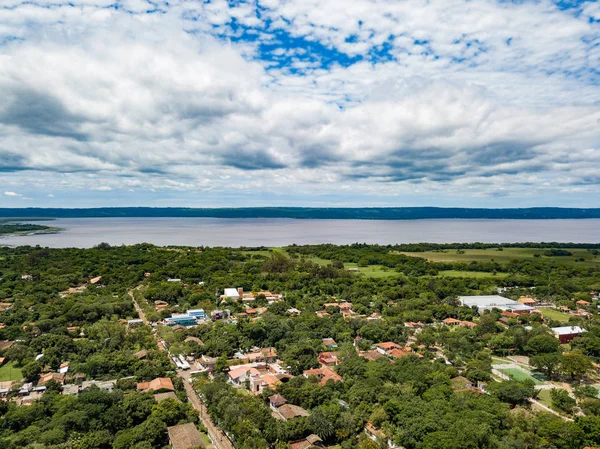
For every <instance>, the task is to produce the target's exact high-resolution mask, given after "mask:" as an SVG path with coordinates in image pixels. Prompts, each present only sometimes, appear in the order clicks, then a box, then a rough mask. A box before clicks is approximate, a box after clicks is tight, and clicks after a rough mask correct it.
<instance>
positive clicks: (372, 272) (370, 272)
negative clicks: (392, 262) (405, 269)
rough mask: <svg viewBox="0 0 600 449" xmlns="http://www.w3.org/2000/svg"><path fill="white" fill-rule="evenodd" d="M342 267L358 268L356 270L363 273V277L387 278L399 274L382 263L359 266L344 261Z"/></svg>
mask: <svg viewBox="0 0 600 449" xmlns="http://www.w3.org/2000/svg"><path fill="white" fill-rule="evenodd" d="M344 268H358V272H359V273H362V274H364V275H365V277H368V278H387V277H391V276H398V275H399V274H400V273H398V272H397V271H395V270H394V269H391V268H387V267H384V266H383V265H369V266H366V267H359V266H358V264H356V263H345V264H344Z"/></svg>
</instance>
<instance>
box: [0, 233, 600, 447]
mask: <svg viewBox="0 0 600 449" xmlns="http://www.w3.org/2000/svg"><path fill="white" fill-rule="evenodd" d="M478 245H479V244H476V245H471V246H470V247H469V246H468V245H464V246H463V245H459V246H457V247H455V248H447V247H444V246H439V245H438V246H435V245H428V244H423V245H397V246H378V245H363V244H355V245H347V246H334V245H313V246H289V247H286V248H284V249H277V250H274V249H270V248H262V247H261V248H242V249H231V248H181V247H169V248H158V247H155V246H153V245H148V244H141V245H135V246H120V247H111V246H110V245H107V244H101V245H98V246H97V247H95V248H90V249H47V248H33V247H19V248H0V303H2V304H4V305H3V306H2V307H3V308H4V309H5V311H4V312H2V313H0V323H2V324H3V326H1V328H0V340H3V341H10V342H13V343H12V345H11V346H10V347H8V346H7V347H6V349H4V350H3V352H2V353H1V354H0V356H3V357H6V358H7V364H5V365H4V366H3V367H2V368H0V380H4V379H5V378H6V377H7V375H6V370H7V369H9V368H12V370H9V371H10V373H12V374H11V376H12V377H13V379H12V380H15V381H17V380H18V381H19V382H15V385H14V386H13V387H12V388H11V392H9V399H10V401H8V402H0V447H2V448H4V447H6V448H7V449H13V448H17V447H18V448H22V447H24V448H28V449H67V448H68V449H71V448H73V449H79V448H82V449H83V448H98V449H111V448H112V449H126V448H127V449H146V448H163V447H165V446H166V445H167V443H168V442H167V437H166V428H167V426H171V425H174V424H177V423H184V422H194V423H196V422H197V421H198V418H197V416H196V413H195V412H194V410H193V409H192V407H191V405H190V404H189V403H188V402H187V401H186V400H185V394H184V393H183V391H182V384H181V381H180V379H179V377H176V376H175V373H174V370H175V367H174V366H173V365H172V364H171V361H170V360H169V358H168V357H167V353H166V352H165V351H160V350H159V349H158V348H157V345H156V339H155V336H154V333H153V332H152V329H151V327H150V326H139V327H132V328H128V327H127V325H126V322H124V321H125V320H128V319H132V318H137V312H136V310H135V309H134V307H133V302H132V296H133V297H134V298H135V299H136V301H137V303H138V304H139V305H140V307H142V309H143V311H144V312H145V314H146V316H147V318H148V319H149V320H151V321H154V322H159V321H161V319H162V318H164V317H166V316H170V314H171V313H174V312H182V311H185V310H187V309H190V308H203V309H205V310H206V311H207V312H208V313H209V314H210V312H211V311H214V310H224V309H227V310H229V312H230V313H231V316H232V317H233V319H232V320H231V321H228V320H220V321H216V322H208V323H206V324H202V325H199V326H197V327H192V328H186V329H173V328H171V327H167V326H163V325H161V324H158V326H157V333H158V334H159V335H160V337H161V338H162V339H164V341H165V342H166V344H167V345H168V347H169V349H170V351H171V352H172V353H175V354H182V355H189V356H191V355H192V354H193V355H194V356H195V357H199V356H201V355H206V356H209V357H214V358H216V359H217V364H216V366H215V372H214V375H213V376H206V375H200V376H198V377H197V378H196V380H195V383H194V386H195V388H196V389H197V391H198V392H199V393H200V394H201V395H202V397H203V399H204V401H205V403H206V405H207V407H208V411H209V413H210V415H211V416H212V418H213V420H214V421H215V422H216V424H217V425H219V426H220V427H221V428H222V429H223V430H225V431H226V432H227V434H228V435H229V436H230V437H231V439H232V440H233V442H234V443H235V447H236V449H259V448H260V449H264V448H265V447H269V448H277V449H283V448H284V447H287V445H288V443H289V442H291V441H296V440H299V439H302V438H305V437H307V436H308V435H310V434H316V435H318V436H319V437H320V438H321V439H322V440H323V441H324V444H325V445H326V446H328V447H336V448H338V449H356V448H360V449H379V448H380V447H385V446H386V444H387V442H388V440H389V441H390V442H391V443H394V444H396V445H401V446H403V447H405V448H407V449H429V448H432V449H433V448H448V449H453V448H456V449H461V448H486V449H487V448H490V449H511V448H512V449H514V448H530V449H554V448H557V449H571V448H573V449H580V448H581V447H584V446H586V445H587V446H594V445H596V446H597V445H599V444H600V431H599V429H600V399H598V398H597V394H595V392H594V390H595V388H593V387H591V386H590V384H592V383H593V382H595V381H597V372H596V371H597V370H596V369H595V367H594V363H598V362H599V361H600V320H599V317H598V315H597V310H596V304H595V302H594V300H593V293H592V292H597V291H598V290H600V264H598V263H597V262H595V261H594V260H595V257H596V256H597V254H594V253H593V251H594V250H595V249H594V248H592V247H590V248H586V247H565V248H560V247H557V246H555V245H552V246H550V245H548V246H545V245H541V246H539V247H530V248H516V247H515V248H513V247H510V246H509V245H502V246H501V247H500V246H485V248H483V247H476V246H478ZM500 248H502V251H499V249H500ZM552 248H555V249H565V250H566V251H568V252H571V253H572V254H573V255H572V256H570V255H558V254H555V253H554V254H553V255H550V256H549V255H546V254H544V252H545V251H546V250H548V249H552ZM437 251H442V252H439V253H438V252H437ZM444 251H446V252H444ZM474 251H481V252H485V253H486V254H488V253H489V254H491V255H492V256H495V257H488V258H478V257H475V256H476V255H477V254H476V253H474ZM460 252H462V253H460ZM517 253H520V254H521V256H522V257H515V254H517ZM429 254H442V255H444V254H451V255H452V256H453V257H454V256H460V257H459V258H458V259H457V260H450V259H445V260H439V261H434V260H432V259H430V258H429V257H427V256H428V255H429ZM525 254H529V255H527V256H525ZM534 254H540V256H539V257H534ZM498 255H501V256H502V258H499V256H498ZM421 256H426V257H421ZM504 256H508V258H506V259H505V258H504ZM584 256H585V257H584ZM469 257H470V258H469ZM580 257H583V258H584V259H585V260H586V262H585V263H584V262H577V261H576V260H574V258H580ZM348 268H358V271H354V270H352V271H350V270H348ZM448 273H452V275H449V274H448ZM462 274H464V275H462ZM172 278H178V279H181V282H168V281H167V280H168V279H172ZM225 287H230V288H238V287H240V288H243V289H244V291H245V292H262V291H267V290H268V291H270V292H274V293H283V294H284V299H283V300H282V301H279V302H269V301H268V300H267V298H266V296H265V295H264V294H263V295H257V296H256V299H255V301H254V302H253V303H252V306H251V307H252V308H254V309H257V308H262V307H264V308H265V309H266V310H264V312H263V313H262V314H261V315H259V316H258V317H250V316H249V315H248V313H249V310H248V309H249V308H250V307H248V308H247V307H245V305H244V304H243V303H242V302H238V301H232V300H226V299H223V300H222V299H220V298H219V294H217V295H216V294H215V292H217V291H218V292H219V293H222V292H223V288H225ZM498 288H506V289H507V290H506V292H505V293H503V294H505V295H506V296H508V297H510V298H512V299H517V298H519V297H520V296H525V295H527V296H535V297H536V298H538V299H539V300H540V301H542V302H544V303H546V304H548V305H549V307H554V306H556V307H564V308H565V310H567V311H573V312H574V313H563V312H559V311H558V310H557V309H543V316H542V315H541V314H539V313H533V314H531V315H524V314H522V315H518V316H509V317H506V316H503V315H502V313H501V311H499V310H492V311H490V312H484V313H481V314H480V313H479V312H478V311H477V310H474V309H470V308H466V307H461V306H460V305H459V304H458V303H457V301H456V298H457V297H458V296H460V295H469V294H496V293H497V289H498ZM130 291H131V295H130ZM342 300H343V301H347V302H350V303H351V304H352V308H351V312H349V313H342V311H340V310H339V307H337V306H336V305H335V304H336V303H339V302H340V301H342ZM578 301H579V303H578ZM581 301H584V303H581ZM157 302H158V304H160V305H161V307H160V308H158V309H157V305H158V304H157ZM585 303H589V305H585ZM582 304H583V305H582ZM292 308H295V309H298V310H299V311H300V313H299V315H297V316H296V314H291V313H290V312H289V310H290V309H292ZM578 309H580V310H583V311H584V312H585V314H582V313H575V312H576V311H577V310H578ZM261 310H262V309H261ZM546 310H551V311H552V312H551V313H548V312H546ZM316 312H320V314H319V315H317V313H316ZM446 318H455V319H458V320H461V321H462V322H467V323H471V324H473V323H475V324H476V325H473V326H462V325H457V326H445V325H443V324H442V320H444V319H446ZM502 319H504V321H501V320H502ZM419 322H420V323H422V325H423V327H422V328H418V329H415V328H413V327H409V326H408V325H407V323H419ZM564 323H567V324H570V325H577V326H581V327H584V328H585V329H587V332H586V333H585V334H583V335H581V336H579V337H577V338H575V339H574V340H572V341H571V342H570V343H569V345H568V346H567V345H560V344H559V341H558V340H557V339H556V338H555V337H554V335H553V334H552V333H551V332H550V330H549V326H554V325H560V324H564ZM188 337H196V338H195V339H189V338H188ZM324 338H333V339H334V340H335V341H336V343H337V346H338V348H337V357H338V359H339V364H338V365H336V366H334V367H333V369H334V370H335V371H336V372H337V374H339V375H340V376H341V378H342V380H341V381H339V382H333V381H329V382H327V383H325V384H324V385H322V384H321V383H320V382H319V380H318V379H317V378H316V377H314V376H310V377H306V376H303V375H302V374H303V372H304V371H305V370H307V369H311V368H315V367H318V366H319V353H320V352H322V351H324V350H325V348H324V346H323V339H324ZM199 341H201V343H199ZM379 342H394V343H396V344H397V345H398V346H399V347H402V348H405V350H406V352H407V354H406V356H402V357H398V358H392V357H388V356H378V357H379V358H377V357H372V358H367V357H366V356H365V354H366V352H369V350H370V349H371V348H372V345H374V344H376V343H379ZM256 347H263V348H264V347H274V348H275V350H276V352H277V354H278V357H279V359H280V360H281V361H282V363H281V366H282V367H284V368H286V370H287V371H288V372H289V374H290V375H292V376H295V377H293V378H291V379H290V380H289V381H287V382H283V383H281V384H280V385H279V386H278V387H277V393H279V394H282V395H283V396H284V397H285V398H286V400H287V401H288V403H290V404H294V405H297V406H300V407H303V408H304V409H306V410H307V411H308V412H309V416H301V417H297V418H293V419H290V420H288V421H283V420H276V419H275V418H273V416H272V414H271V410H270V409H269V405H268V404H269V403H268V397H269V396H271V395H272V394H273V393H274V391H273V390H271V389H269V388H266V389H265V390H264V391H263V392H262V394H260V395H254V394H250V393H248V392H247V391H246V390H244V389H243V388H234V387H233V386H232V385H231V384H230V383H228V382H227V374H226V373H227V370H228V369H229V367H230V365H233V364H236V363H239V359H236V358H234V356H235V354H236V353H238V352H239V351H242V352H247V351H251V350H252V349H253V348H256ZM141 350H144V351H143V353H144V356H143V357H139V353H140V351H141ZM365 351H366V352H365ZM136 354H138V355H136ZM40 355H41V357H40ZM508 356H525V357H528V360H529V364H530V365H531V367H529V368H525V367H522V366H519V367H516V368H514V367H508V368H507V366H511V365H510V364H511V363H513V362H512V361H511V360H512V359H510V358H508ZM67 361H68V362H69V373H68V374H67V382H68V383H71V382H76V379H75V378H76V377H77V376H82V377H83V378H84V379H86V380H93V379H95V380H116V381H117V388H116V389H115V391H114V392H112V393H109V392H105V391H101V390H98V389H95V388H94V389H90V390H87V391H84V392H82V393H80V394H79V395H78V396H64V395H60V394H59V387H58V386H57V385H54V383H53V382H50V383H49V386H48V388H47V390H46V392H45V393H44V394H43V395H42V396H41V397H40V399H39V400H38V401H34V403H33V405H31V406H29V407H20V406H18V405H17V402H16V398H17V396H18V394H17V392H16V390H18V388H19V387H20V385H22V383H23V382H25V381H31V382H34V383H35V382H37V381H38V379H39V378H40V376H42V375H43V374H44V373H48V372H56V371H57V369H58V368H59V367H60V365H61V364H63V363H64V362H67ZM500 365H504V366H505V367H504V368H502V367H500V368H498V369H499V370H500V371H502V370H504V371H502V372H506V373H509V377H511V378H512V379H511V380H504V381H502V380H501V379H500V378H499V377H497V376H496V375H495V374H494V372H495V371H493V366H497V367H499V366H500ZM515 366H516V365H515ZM494 370H495V368H494ZM516 372H519V373H522V374H523V375H519V374H515V373H516ZM528 373H530V374H528ZM3 375H4V377H2V376H3ZM156 377H170V378H172V379H173V382H174V384H175V387H176V389H177V396H178V398H179V399H181V400H182V401H183V402H182V403H180V402H178V401H175V400H172V399H167V400H164V401H163V402H160V403H157V402H156V401H155V400H154V399H153V397H152V395H150V394H147V393H137V392H135V390H134V388H135V387H134V386H135V382H141V381H147V380H151V379H154V378H156ZM17 378H18V379H17ZM542 378H545V379H548V380H551V381H557V382H561V383H563V384H567V385H566V386H565V388H562V389H560V388H557V389H556V391H552V392H548V393H546V392H545V391H543V392H542V393H539V399H540V400H541V401H542V402H543V403H544V404H547V405H550V406H551V407H552V408H553V409H555V410H557V411H558V413H559V414H563V415H565V416H567V415H569V416H572V417H574V418H573V419H574V420H573V421H568V420H565V419H563V417H561V416H557V415H554V414H550V413H544V412H539V411H536V409H535V408H533V407H531V400H535V399H536V398H537V397H538V390H537V389H536V388H535V384H536V383H541V382H544V380H539V379H542ZM6 380H8V379H6ZM286 380H287V379H286ZM484 384H485V385H484ZM557 385H558V384H557ZM477 386H479V387H482V388H485V391H486V394H484V393H482V392H481V390H480V389H479V390H478V389H477V388H476V387H477ZM567 387H568V389H567ZM570 391H573V393H572V394H570ZM368 423H369V424H372V425H373V426H375V427H376V428H377V429H378V431H379V432H380V435H381V438H380V439H379V440H377V441H373V440H371V439H369V438H366V435H365V432H364V428H365V426H366V425H367V424H368Z"/></svg>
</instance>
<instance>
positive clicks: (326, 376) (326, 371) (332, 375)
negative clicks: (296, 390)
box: [303, 366, 342, 385]
mask: <svg viewBox="0 0 600 449" xmlns="http://www.w3.org/2000/svg"><path fill="white" fill-rule="evenodd" d="M303 374H304V377H310V376H316V377H317V378H318V379H319V380H320V382H319V384H320V385H325V384H326V383H327V381H328V380H332V381H333V382H340V381H341V380H342V376H340V375H339V374H338V373H336V372H335V371H334V370H332V369H331V368H329V367H327V366H323V367H321V368H314V369H307V370H306V371H304V373H303Z"/></svg>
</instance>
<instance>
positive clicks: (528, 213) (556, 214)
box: [0, 207, 600, 220]
mask: <svg viewBox="0 0 600 449" xmlns="http://www.w3.org/2000/svg"><path fill="white" fill-rule="evenodd" d="M19 216H28V217H48V218H96V217H211V218H297V219H337V220H418V219H517V220H521V219H523V220H531V219H567V218H570V219H584V218H600V209H598V208H596V209H577V208H560V207H533V208H522V209H517V208H514V209H471V208H460V207H454V208H444V207H374V208H366V207H358V208H351V207H338V208H318V207H241V208H218V209H209V208H204V209H203V208H184V207H162V208H161V207H105V208H89V209H67V208H64V209H62V208H61V209H54V208H2V209H0V217H19Z"/></svg>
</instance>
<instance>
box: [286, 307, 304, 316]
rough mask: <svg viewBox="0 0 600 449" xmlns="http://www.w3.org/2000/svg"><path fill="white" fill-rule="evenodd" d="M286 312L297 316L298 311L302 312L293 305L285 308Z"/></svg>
mask: <svg viewBox="0 0 600 449" xmlns="http://www.w3.org/2000/svg"><path fill="white" fill-rule="evenodd" d="M286 312H287V313H288V314H289V315H292V316H298V315H300V313H302V312H300V310H298V309H296V308H295V307H292V308H291V309H287V310H286Z"/></svg>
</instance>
